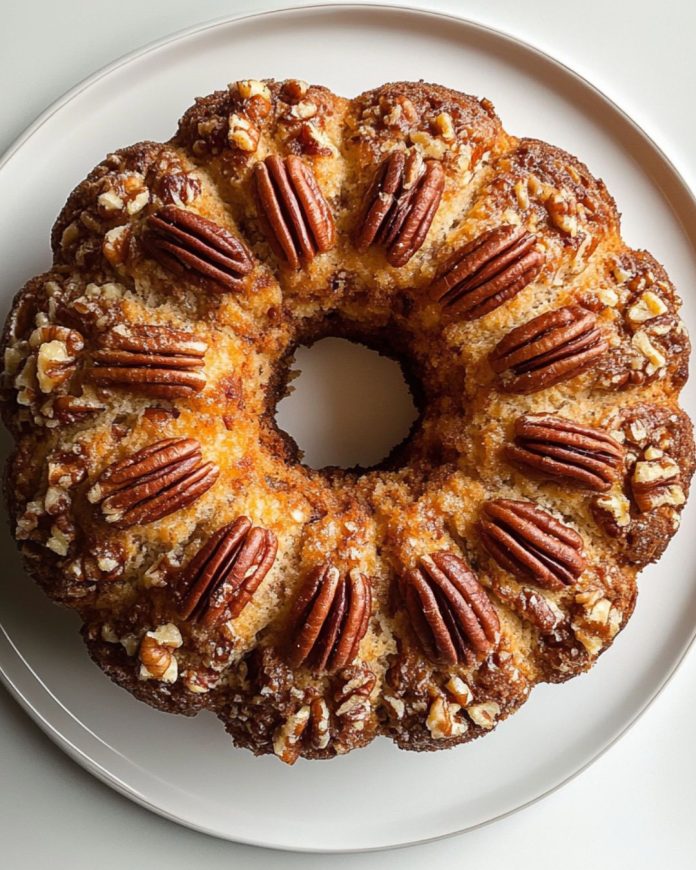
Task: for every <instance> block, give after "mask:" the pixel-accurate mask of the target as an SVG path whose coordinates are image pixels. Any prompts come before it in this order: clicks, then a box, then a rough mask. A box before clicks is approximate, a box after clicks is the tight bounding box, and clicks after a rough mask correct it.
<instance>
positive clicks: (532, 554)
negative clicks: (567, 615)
mask: <svg viewBox="0 0 696 870" xmlns="http://www.w3.org/2000/svg"><path fill="white" fill-rule="evenodd" d="M479 533H480V535H481V541H482V543H483V545H484V547H485V548H486V549H487V550H488V552H489V553H490V554H491V556H492V557H493V558H494V559H495V561H496V562H497V563H498V564H499V565H500V567H501V568H504V569H505V570H506V571H509V572H510V573H511V574H514V575H515V576H516V577H518V578H519V579H522V580H532V581H533V582H535V583H536V584H537V585H539V586H545V587H546V588H548V589H563V588H564V587H565V586H570V585H572V584H573V583H574V582H575V581H576V580H577V578H578V577H579V576H580V575H581V574H582V572H583V570H584V568H585V557H584V556H583V552H582V549H583V540H582V538H581V537H580V535H579V534H578V533H577V532H576V531H575V530H574V529H571V528H569V527H568V526H566V525H564V524H563V523H561V522H559V521H558V520H557V519H556V518H555V517H553V516H551V514H550V513H548V512H547V511H545V510H542V508H540V507H537V505H535V504H533V503H532V502H529V501H512V500H511V499H504V498H500V499H495V500H493V501H489V502H487V503H486V504H485V505H484V507H483V511H482V516H481V519H480V520H479Z"/></svg>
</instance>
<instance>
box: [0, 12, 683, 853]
mask: <svg viewBox="0 0 696 870" xmlns="http://www.w3.org/2000/svg"><path fill="white" fill-rule="evenodd" d="M403 4H404V5H407V0H403ZM291 5H300V4H294V3H292V0H285V2H275V3H273V2H263V3H253V2H249V0H247V2H235V0H196V2H192V0H118V2H113V0H111V2H105V0H62V2H60V3H56V2H53V0H21V2H20V0H10V2H8V3H6V4H3V11H2V19H1V20H2V31H1V32H2V35H3V37H4V38H3V39H2V48H1V49H0V82H1V83H2V88H3V99H2V103H1V105H2V113H1V117H2V122H1V123H0V152H2V151H3V150H4V149H5V148H6V147H7V146H8V145H9V144H10V143H11V142H12V141H13V140H14V139H15V138H16V137H17V136H18V135H19V134H20V133H21V132H22V130H23V129H24V127H26V126H27V125H28V124H29V123H30V122H31V121H32V120H33V119H34V117H35V116H36V115H37V114H38V113H39V112H41V111H42V110H43V109H44V108H45V107H46V106H47V105H48V104H49V103H51V102H52V101H53V100H54V99H56V98H57V97H58V96H60V95H61V94H62V93H63V92H64V91H65V90H67V89H68V88H70V87H72V85H74V84H75V83H76V82H78V81H79V80H80V79H82V78H84V77H85V76H87V75H89V74H90V73H92V72H93V71H94V70H95V69H97V68H99V67H101V66H104V65H105V64H107V63H109V62H110V61H112V60H113V59H115V58H117V57H118V56H119V55H122V54H124V53H126V52H129V51H131V50H133V49H135V48H137V47H139V46H141V45H143V44H145V43H147V42H150V41H152V40H154V39H157V38H159V37H161V36H164V35H166V34H167V33H170V32H173V31H176V30H179V29H181V28H184V27H187V26H189V25H192V24H195V23H198V22H200V21H205V20H208V19H212V18H216V17H221V16H224V15H230V14H233V13H235V12H245V11H251V10H254V9H266V8H269V9H270V8H274V7H282V6H291ZM416 5H421V6H423V7H426V6H427V7H429V8H433V9H439V10H442V11H448V12H459V13H460V14H462V15H464V16H466V17H469V18H472V19H475V20H478V21H481V22H483V23H486V24H491V25H493V26H495V27H499V28H501V29H502V30H505V31H508V32H510V33H513V34H515V35H518V36H520V37H521V38H523V39H526V40H528V41H530V42H532V43H533V44H535V45H537V46H539V47H540V48H542V49H545V50H546V51H548V52H550V53H552V54H554V55H555V56H557V57H560V58H561V59H563V60H565V62H566V63H568V64H569V65H570V66H571V67H573V68H575V69H576V70H578V71H579V72H581V73H583V74H584V75H586V76H587V77H588V78H589V79H590V80H591V81H593V82H594V83H596V84H598V85H599V86H600V87H602V89H603V90H604V91H605V92H606V93H608V94H609V96H611V97H612V98H613V99H615V100H616V101H617V102H618V103H619V105H621V106H622V107H623V108H624V109H626V111H628V113H629V114H631V115H632V116H633V117H634V118H635V119H636V120H637V121H638V122H639V123H641V124H642V125H643V126H644V127H645V128H646V129H647V130H648V131H649V132H650V133H651V134H652V135H653V136H654V138H656V139H657V141H658V142H659V143H660V144H661V145H662V146H663V147H664V148H665V150H666V151H667V153H668V154H669V155H670V156H671V157H672V159H673V160H674V161H675V162H676V164H677V166H678V167H680V169H681V170H682V172H683V174H684V176H685V177H686V178H687V180H688V181H689V182H690V183H691V184H692V185H694V184H696V147H695V146H696V113H695V112H694V111H693V86H694V84H696V51H695V50H694V45H693V34H694V33H695V32H696V5H694V4H692V3H687V0H662V2H661V3H659V4H655V3H654V2H653V0H633V2H631V3H629V2H612V0H583V2H582V3H581V4H571V3H564V2H559V0H555V2H552V0H526V2H520V0H466V2H456V0H450V2H446V0H440V2H429V0H420V3H419V4H416ZM629 10H630V11H629ZM682 292H694V290H693V288H682ZM684 532H686V529H683V530H682V534H683V533H684ZM694 684H696V651H694V650H692V652H691V654H690V655H689V656H688V657H687V659H686V661H685V663H684V664H683V666H682V667H681V669H680V671H679V672H678V673H677V674H676V675H675V677H674V678H673V680H672V681H671V682H670V684H669V685H668V686H667V688H666V689H665V690H664V691H663V692H662V694H661V696H660V697H659V699H658V700H657V702H656V703H655V704H653V706H652V707H651V708H650V709H649V710H648V711H647V713H646V714H645V715H644V716H643V717H642V719H641V720H640V721H639V722H638V723H637V724H636V725H635V726H634V727H633V729H632V730H631V731H630V732H629V733H628V734H627V735H626V736H625V737H624V738H623V740H622V741H620V743H619V744H618V745H617V746H615V747H614V748H613V749H611V750H610V751H609V752H608V753H607V754H606V755H605V756H604V757H602V758H601V759H600V760H599V761H597V762H596V763H595V764H594V765H593V766H592V767H591V768H590V769H589V770H588V771H586V772H585V773H583V774H582V775H581V776H580V777H579V778H577V779H575V780H574V781H573V782H571V783H570V784H568V785H567V786H566V787H565V788H563V789H562V790H560V791H558V792H556V793H555V794H553V795H551V796H550V797H548V798H546V799H545V800H543V801H541V802H540V803H537V804H535V805H533V806H532V807H529V808H527V809H526V810H524V811H522V812H520V813H517V814H515V815H513V816H511V817H509V818H507V819H504V820H502V821H500V822H497V823H495V824H493V825H490V826H488V827H486V828H483V829H480V830H477V831H473V832H471V833H469V834H466V835H464V836H459V837H454V838H451V839H449V840H445V841H441V842H437V843H432V844H428V845H424V846H418V847H413V848H410V849H407V850H399V851H391V852H381V853H373V854H368V855H347V856H333V857H331V858H326V857H322V856H317V855H309V856H308V855H298V854H286V853H280V852H269V851H266V850H261V849H254V848H250V847H244V846H237V845H233V844H230V843H226V842H222V841H217V840H214V839H212V838H209V837H206V836H205V835H202V834H198V833H194V832H192V831H189V830H186V829H184V828H180V827H177V826H176V825H174V824H173V823H170V822H168V821H165V820H163V819H161V818H159V817H158V816H155V815H153V814H151V813H148V812H147V811H146V810H144V809H141V808H140V807H139V806H136V805H135V804H133V803H130V802H129V801H128V800H126V799H125V798H123V797H121V796H119V795H117V794H116V793H114V792H112V791H111V790H110V789H108V788H107V787H106V786H104V785H102V784H101V783H100V782H98V781H97V780H96V779H93V778H92V777H91V776H90V775H89V774H87V773H85V772H84V771H83V770H82V769H81V768H79V767H78V766H77V765H76V764H74V763H73V762H72V761H70V760H69V759H68V758H67V757H66V756H64V755H63V754H62V753H61V752H60V751H59V750H58V749H56V748H55V747H54V746H53V744H52V743H51V742H50V741H49V740H48V738H47V737H45V736H44V735H43V733H42V732H41V731H40V730H39V729H38V728H37V727H36V726H35V725H34V724H33V722H32V721H31V720H30V719H29V718H28V717H27V716H26V715H25V714H24V713H23V712H22V711H21V710H20V708H19V707H18V706H17V705H16V703H15V702H14V701H13V700H12V699H11V698H10V696H9V695H8V694H7V693H6V692H4V690H2V689H1V688H0V868H3V870H24V868H29V870H34V868H38V867H42V866H48V867H52V868H61V870H62V868H67V867H70V868H71V870H83V868H90V870H91V868H94V867H98V868H100V870H140V868H156V870H179V868H182V870H183V868H186V870H190V868H193V867H196V868H199V867H200V868H206V870H207V868H218V867H219V868H222V867H225V868H230V867H249V868H276V867H283V868H286V867H287V868H293V867H310V868H313V867H321V868H324V867H326V866H331V867H332V868H333V867H337V868H342V867H351V868H352V867H359V868H364V867H376V866H379V867H380V868H382V867H383V868H391V867H398V868H400V870H409V868H412V867H413V868H415V867H421V866H423V865H425V866H440V867H442V866H453V867H459V866H461V867H464V866H466V867H467V868H476V870H479V868H485V870H496V868H499V867H511V866H512V867H515V868H516V870H526V868H535V870H545V868H552V867H553V868H557V867H563V868H564V870H575V868H583V870H586V868H589V867H593V868H598V870H604V868H610V867H612V866H614V865H615V866H617V867H621V868H624V867H631V868H632V870H643V868H654V867H655V865H656V864H657V865H658V870H661V868H662V867H668V868H670V870H681V868H692V867H694V865H695V862H696V858H694V855H696V824H695V823H694V810H696V752H694V735H695V734H696V700H695V699H694V693H693V688H692V687H693V686H694ZM540 739H543V735H540ZM327 776H330V769H329V768H327ZM230 787H231V788H234V783H231V784H230ZM269 823H270V821H269ZM658 862H659V864H658Z"/></svg>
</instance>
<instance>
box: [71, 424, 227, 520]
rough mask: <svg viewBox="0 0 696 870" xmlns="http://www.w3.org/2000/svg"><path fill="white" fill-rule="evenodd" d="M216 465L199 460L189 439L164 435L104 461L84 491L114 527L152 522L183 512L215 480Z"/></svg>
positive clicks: (198, 451)
mask: <svg viewBox="0 0 696 870" xmlns="http://www.w3.org/2000/svg"><path fill="white" fill-rule="evenodd" d="M219 474H220V469H219V468H218V467H217V465H214V464H213V463H212V462H203V461H202V455H201V445H200V444H199V443H198V441H196V440H195V439H193V438H165V439H164V440H162V441H157V442H155V443H154V444H150V445H149V446H148V447H145V448H143V449H142V450H138V451H137V453H134V454H133V455H132V456H128V457H126V459H122V460H120V461H119V462H114V463H113V464H112V465H109V466H108V467H107V468H106V469H105V470H104V471H103V472H102V473H101V475H100V476H99V478H98V480H97V482H96V483H95V484H94V485H93V486H92V487H91V489H90V490H89V492H88V493H87V498H88V499H89V501H90V502H92V504H97V503H98V504H100V506H101V510H102V513H103V515H104V519H105V520H106V522H107V523H112V524H113V525H114V526H115V527H116V528H117V529H128V528H130V527H131V526H136V525H144V524H146V523H153V522H155V520H159V519H162V517H166V516H168V515H169V514H172V513H174V512H175V511H178V510H182V508H185V507H187V506H188V505H190V504H192V503H193V502H194V501H196V499H198V498H200V496H202V495H203V494H204V493H205V492H207V491H208V490H209V489H210V487H211V486H212V485H213V484H214V483H215V481H216V480H217V478H218V475H219Z"/></svg>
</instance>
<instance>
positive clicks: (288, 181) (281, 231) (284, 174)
mask: <svg viewBox="0 0 696 870" xmlns="http://www.w3.org/2000/svg"><path fill="white" fill-rule="evenodd" d="M254 177H255V181H256V198H257V204H258V211H259V217H260V219H261V222H262V225H263V229H264V232H265V234H266V237H267V239H268V241H269V244H270V245H271V247H272V248H273V250H274V252H275V254H276V255H277V256H278V257H280V258H281V259H284V260H286V261H287V262H288V263H289V264H290V266H292V268H293V269H299V267H300V264H301V263H303V262H305V263H306V262H309V261H311V260H312V259H314V257H315V256H316V254H317V252H324V251H328V250H330V249H331V248H333V246H334V245H335V243H336V227H335V224H334V219H333V215H332V214H331V210H330V208H329V205H328V203H327V202H326V199H325V198H324V194H323V193H322V192H321V188H320V187H319V184H318V183H317V180H316V178H315V176H314V173H313V172H312V170H311V168H310V167H309V166H308V165H307V164H306V163H304V162H303V161H302V160H301V159H300V158H299V157H297V156H296V155H294V154H291V155H290V156H289V157H286V158H285V159H284V160H283V159H282V158H280V157H277V156H275V155H272V156H271V157H267V158H266V160H265V161H264V162H263V163H257V164H256V168H255V171H254Z"/></svg>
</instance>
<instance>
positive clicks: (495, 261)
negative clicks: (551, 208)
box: [430, 225, 545, 320]
mask: <svg viewBox="0 0 696 870" xmlns="http://www.w3.org/2000/svg"><path fill="white" fill-rule="evenodd" d="M535 244H536V236H535V235H533V234H532V233H528V232H527V231H526V230H525V229H524V228H523V227H514V226H509V225H503V226H500V227H496V228H495V229H493V230H489V231H487V232H485V233H482V234H481V235H480V236H478V237H477V238H475V239H474V240H473V241H471V242H469V243H468V244H466V245H464V247H463V248H460V250H458V251H457V252H456V253H455V254H454V255H453V256H452V257H450V258H449V259H448V260H447V261H446V262H445V264H444V266H443V267H442V269H441V270H440V274H439V277H438V278H437V279H436V280H435V282H434V283H433V285H432V286H431V288H430V293H431V295H432V297H433V299H436V300H437V301H438V302H440V303H441V305H442V306H443V308H445V309H447V310H448V311H451V312H452V313H453V314H456V315H459V316H461V317H463V318H464V319H465V320H476V319H477V318H479V317H483V315H484V314H488V313H489V312H490V311H494V310H495V309H496V308H498V307H499V306H500V305H502V304H503V303H505V302H508V301H509V300H510V299H512V298H513V297H515V296H516V295H517V294H518V293H519V292H520V291H521V290H523V289H524V288H525V287H526V286H527V284H529V283H530V281H533V280H534V279H535V278H536V277H537V275H538V274H539V272H540V271H541V268H542V266H543V265H544V259H545V258H544V254H543V253H542V252H541V251H539V250H537V249H536V248H535V247H534V246H535Z"/></svg>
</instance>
